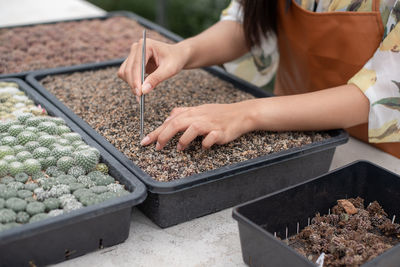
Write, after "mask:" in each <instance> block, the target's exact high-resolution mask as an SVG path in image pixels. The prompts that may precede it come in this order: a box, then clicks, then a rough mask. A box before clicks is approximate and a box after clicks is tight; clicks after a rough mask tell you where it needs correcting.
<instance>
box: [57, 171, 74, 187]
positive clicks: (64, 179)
mask: <svg viewBox="0 0 400 267" xmlns="http://www.w3.org/2000/svg"><path fill="white" fill-rule="evenodd" d="M56 180H57V182H58V183H59V184H66V185H69V184H71V183H76V182H77V180H76V178H75V177H74V176H72V175H68V174H62V175H59V176H58V177H57V178H56Z"/></svg>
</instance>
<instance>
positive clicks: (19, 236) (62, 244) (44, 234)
mask: <svg viewBox="0 0 400 267" xmlns="http://www.w3.org/2000/svg"><path fill="white" fill-rule="evenodd" d="M0 82H15V83H17V84H18V85H19V89H20V90H22V91H24V92H25V93H26V95H27V96H28V97H29V98H30V99H32V100H33V101H34V102H35V104H40V105H41V106H42V107H43V108H45V109H46V110H47V112H48V114H49V115H51V116H57V117H61V118H62V119H64V120H65V122H66V125H67V126H68V127H70V128H71V129H72V130H73V131H74V132H76V133H79V134H80V135H81V136H82V139H83V140H84V141H85V142H86V143H87V144H88V145H90V146H92V147H95V148H97V149H98V151H99V152H100V155H101V162H103V163H105V164H106V165H108V167H109V173H110V175H112V176H113V177H114V178H115V179H116V180H118V181H119V183H120V184H122V185H124V186H125V188H126V189H127V190H128V191H130V193H129V194H127V195H125V196H122V197H117V198H113V199H110V200H108V201H105V202H102V203H99V204H95V205H92V206H88V207H84V208H81V209H78V210H75V211H72V212H69V213H65V214H63V215H59V216H56V217H52V218H48V219H45V220H41V221H38V222H33V223H29V224H25V225H22V226H18V227H14V228H11V229H9V230H4V231H1V232H0V251H1V253H0V266H25V265H26V266H28V265H31V266H36V265H38V266H41V265H47V264H50V263H56V262H61V261H64V260H66V259H70V258H75V257H77V256H80V255H83V254H85V253H88V252H91V251H94V250H97V249H101V248H103V247H109V246H113V245H115V244H119V243H121V242H124V241H125V240H126V239H127V237H128V234H129V228H130V223H131V211H132V207H133V206H136V205H138V204H140V203H141V202H143V201H144V199H145V198H146V188H145V186H144V185H143V184H142V183H141V182H140V181H139V180H138V179H137V178H136V177H135V176H134V175H133V174H132V173H131V172H130V171H129V170H128V169H126V168H125V167H124V166H123V165H122V164H121V163H120V162H119V161H118V160H116V159H115V158H114V157H113V156H112V155H111V154H110V153H108V152H107V151H106V150H105V149H104V148H103V147H102V146H100V145H99V144H97V142H96V141H94V140H93V139H92V138H91V137H90V136H89V135H87V134H86V133H85V132H84V131H83V130H82V129H81V128H80V127H79V126H77V125H76V124H75V123H74V122H72V121H71V120H70V119H69V117H67V116H65V114H64V113H63V112H62V111H60V110H59V109H58V108H56V107H55V106H54V105H53V104H51V103H50V102H48V101H47V100H46V99H44V98H43V97H42V96H41V95H39V94H38V93H37V92H36V91H34V90H33V89H32V88H31V87H30V86H28V85H27V84H26V83H24V82H23V81H21V80H19V79H12V78H8V79H0Z"/></svg>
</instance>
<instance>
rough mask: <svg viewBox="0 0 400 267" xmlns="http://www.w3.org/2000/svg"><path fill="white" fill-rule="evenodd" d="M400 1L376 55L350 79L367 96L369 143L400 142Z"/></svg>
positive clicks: (392, 13) (392, 14) (391, 16)
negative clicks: (368, 105)
mask: <svg viewBox="0 0 400 267" xmlns="http://www.w3.org/2000/svg"><path fill="white" fill-rule="evenodd" d="M399 14H400V1H397V3H396V5H395V6H394V8H393V9H392V11H391V14H390V17H389V20H388V23H387V25H386V27H385V37H384V39H383V41H382V43H381V45H380V47H379V48H378V49H377V51H376V52H375V54H374V55H373V57H372V58H371V59H370V60H369V61H368V62H367V63H366V64H365V65H364V67H363V68H362V69H361V70H360V71H359V72H358V73H357V74H356V75H355V76H353V77H352V78H351V79H350V80H349V83H351V84H355V85H357V86H358V87H359V88H360V89H361V90H362V91H363V93H364V94H365V95H366V96H367V97H368V99H369V102H370V112H369V118H368V138H369V142H370V143H387V142H400V15H399Z"/></svg>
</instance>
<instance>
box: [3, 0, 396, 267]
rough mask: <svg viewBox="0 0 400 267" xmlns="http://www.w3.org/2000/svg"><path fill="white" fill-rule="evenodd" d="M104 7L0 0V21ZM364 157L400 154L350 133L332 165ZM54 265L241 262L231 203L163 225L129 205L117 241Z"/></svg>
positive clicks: (391, 164)
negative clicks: (127, 224)
mask: <svg viewBox="0 0 400 267" xmlns="http://www.w3.org/2000/svg"><path fill="white" fill-rule="evenodd" d="M105 13H106V12H105V11H104V10H102V9H100V8H98V7H96V6H93V5H92V4H90V3H88V2H85V1H82V0H35V1H33V0H13V1H6V0H1V1H0V26H10V25H21V24H27V23H38V22H46V21H54V20H61V19H73V18H80V17H88V16H99V15H103V14H105ZM360 159H364V160H369V161H371V162H374V163H376V164H378V165H380V166H382V167H384V168H387V169H389V170H391V171H393V172H395V173H398V174H400V159H397V158H395V157H393V156H391V155H389V154H386V153H384V152H382V151H380V150H378V149H375V148H373V147H371V146H369V145H367V144H364V143H362V142H359V141H358V140H356V139H354V138H350V140H349V142H348V143H347V144H345V145H341V146H339V147H338V148H337V149H336V152H335V155H334V158H333V161H332V164H331V169H335V168H338V167H341V166H343V165H346V164H348V163H350V162H353V161H356V160H360ZM57 266H64V267H67V266H71V267H77V266H245V264H244V263H243V260H242V254H241V250H240V241H239V235H238V228H237V224H236V221H235V220H233V219H232V209H226V210H223V211H220V212H217V213H214V214H211V215H207V216H204V217H201V218H198V219H195V220H192V221H189V222H186V223H182V224H179V225H176V226H173V227H170V228H167V229H160V228H159V227H158V226H156V225H155V224H154V223H152V222H151V221H150V220H149V219H148V218H147V217H145V216H144V215H143V214H142V213H141V212H140V211H139V210H138V209H136V208H135V209H134V210H133V215H132V222H131V228H130V234H129V238H128V239H127V240H126V241H125V242H124V243H122V244H119V245H116V246H113V247H110V248H105V249H102V250H99V251H96V252H93V253H89V254H87V255H84V256H81V257H79V258H76V259H72V260H69V261H66V262H63V263H60V264H58V265H57Z"/></svg>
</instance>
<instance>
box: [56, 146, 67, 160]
mask: <svg viewBox="0 0 400 267" xmlns="http://www.w3.org/2000/svg"><path fill="white" fill-rule="evenodd" d="M51 155H52V156H53V157H55V158H56V159H57V160H59V159H60V158H61V157H64V156H71V155H72V149H71V148H70V147H66V146H57V147H55V148H54V149H53V150H52V151H51Z"/></svg>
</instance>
